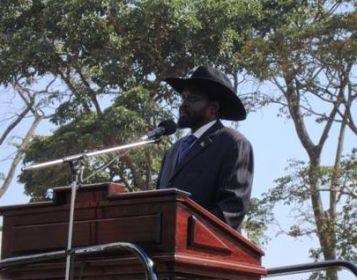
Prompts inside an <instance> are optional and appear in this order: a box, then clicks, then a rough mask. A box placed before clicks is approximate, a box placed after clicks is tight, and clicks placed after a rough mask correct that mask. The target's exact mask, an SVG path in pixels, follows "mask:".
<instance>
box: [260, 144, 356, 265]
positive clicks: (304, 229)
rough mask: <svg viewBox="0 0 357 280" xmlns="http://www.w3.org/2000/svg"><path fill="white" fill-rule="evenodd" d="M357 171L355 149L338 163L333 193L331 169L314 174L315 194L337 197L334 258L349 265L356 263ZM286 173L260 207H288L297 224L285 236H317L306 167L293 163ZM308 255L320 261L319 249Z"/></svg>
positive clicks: (325, 167) (266, 194) (264, 198)
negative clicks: (331, 193)
mask: <svg viewBox="0 0 357 280" xmlns="http://www.w3.org/2000/svg"><path fill="white" fill-rule="evenodd" d="M356 170H357V161H356V150H355V149H354V150H353V151H352V153H351V154H350V155H347V156H346V157H345V158H344V159H343V161H342V162H341V167H340V169H339V177H338V184H337V186H336V189H335V190H331V188H330V185H331V183H332V181H333V180H334V179H333V178H334V176H335V172H336V171H335V169H334V168H332V167H331V166H322V167H321V168H320V169H319V171H318V173H317V174H316V176H317V177H318V180H319V190H318V192H322V193H325V196H328V195H329V194H330V192H331V191H335V192H336V193H338V199H337V205H336V208H337V213H336V219H335V220H334V228H335V230H336V244H335V245H336V250H337V253H338V255H337V258H338V259H345V260H350V261H352V262H356V260H357V255H356V252H355V244H356V241H357V234H356V231H355V230H354V226H355V224H356V222H357V200H356V194H357V184H356V182H357V174H356ZM287 171H288V173H289V174H288V175H286V176H284V177H280V178H278V179H277V180H276V181H275V182H276V186H275V187H274V188H272V189H270V190H269V191H268V192H267V193H265V194H264V195H263V199H262V200H260V201H259V203H260V204H262V205H263V206H264V207H268V208H273V207H274V206H275V205H276V204H277V203H280V202H282V203H283V204H285V205H288V206H289V207H290V209H291V213H292V214H293V215H294V217H295V219H296V223H295V224H293V225H291V227H290V230H289V231H288V232H287V234H288V235H289V236H291V237H294V238H298V237H301V236H306V235H307V236H309V235H313V234H318V233H317V229H316V228H315V224H316V217H315V216H314V212H313V211H312V209H311V207H312V206H311V196H312V195H313V193H312V190H311V188H310V179H309V164H307V163H305V162H302V161H292V162H291V164H290V165H289V167H288V168H287ZM263 209H264V208H263ZM325 215H327V216H328V215H329V212H328V211H326V212H325ZM330 230H331V228H324V231H325V232H326V233H329V232H330ZM310 255H311V257H313V258H315V259H320V258H321V257H322V250H321V248H313V249H311V250H310Z"/></svg>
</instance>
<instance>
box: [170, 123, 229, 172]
mask: <svg viewBox="0 0 357 280" xmlns="http://www.w3.org/2000/svg"><path fill="white" fill-rule="evenodd" d="M223 127H224V126H223V124H222V123H221V122H220V121H217V122H216V123H215V124H214V125H213V126H211V127H210V128H209V129H208V130H207V131H206V132H205V133H204V134H203V135H202V136H201V137H200V138H199V139H198V140H197V141H196V143H195V144H194V145H193V146H192V147H191V149H190V150H189V152H188V153H187V155H186V156H185V157H184V158H183V159H182V161H181V162H180V163H179V164H178V165H177V166H176V167H175V169H174V172H173V174H172V176H171V179H172V178H173V177H174V176H176V175H177V174H178V173H179V172H180V171H181V170H182V168H183V167H184V166H185V165H186V164H187V163H188V162H190V161H191V160H192V159H194V158H195V157H196V156H197V155H199V154H200V153H201V152H202V151H204V150H205V149H206V148H207V147H208V146H209V145H210V144H212V143H213V141H214V136H215V134H216V133H217V131H218V130H220V129H221V128H223ZM178 150H179V147H178V149H177V150H176V154H175V155H176V158H175V159H177V153H178ZM174 162H175V163H176V160H175V161H174Z"/></svg>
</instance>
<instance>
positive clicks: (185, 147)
mask: <svg viewBox="0 0 357 280" xmlns="http://www.w3.org/2000/svg"><path fill="white" fill-rule="evenodd" d="M196 139H197V138H196V136H194V135H192V134H191V135H190V136H188V137H186V138H185V139H184V140H183V141H182V144H181V147H180V150H179V153H178V157H177V164H179V163H180V162H181V161H182V159H183V158H184V157H185V156H186V154H187V153H188V151H189V150H190V148H191V146H192V144H193V142H195V141H196Z"/></svg>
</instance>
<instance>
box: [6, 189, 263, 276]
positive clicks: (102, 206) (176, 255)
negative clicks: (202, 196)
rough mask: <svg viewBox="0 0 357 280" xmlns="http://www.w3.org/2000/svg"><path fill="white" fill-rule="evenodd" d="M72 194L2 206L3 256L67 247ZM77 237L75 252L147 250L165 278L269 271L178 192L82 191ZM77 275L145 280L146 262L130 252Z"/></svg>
mask: <svg viewBox="0 0 357 280" xmlns="http://www.w3.org/2000/svg"><path fill="white" fill-rule="evenodd" d="M70 194H71V193H70V188H67V187H64V188H57V189H55V190H54V198H53V201H51V202H41V203H31V204H27V205H18V206H6V207H1V208H0V214H1V215H2V216H3V217H4V220H3V237H2V254H1V257H2V259H6V258H13V257H17V256H24V255H29V254H37V253H44V252H51V251H55V250H63V249H65V248H66V244H67V228H68V213H69V203H70ZM73 234H74V236H73V247H81V246H90V245H96V244H104V243H111V242H118V241H121V242H130V243H134V244H137V245H139V246H141V248H142V249H143V250H144V251H145V252H146V253H147V254H148V255H149V256H150V258H151V259H152V260H153V261H154V268H155V272H156V273H157V275H158V276H159V279H239V280H257V279H260V278H261V276H262V275H265V274H266V270H265V268H263V267H262V266H261V257H262V255H263V254H264V253H263V251H262V250H260V249H259V248H258V247H256V246H255V245H254V244H253V243H251V242H250V241H249V240H247V239H245V238H244V237H242V236H241V235H240V234H239V233H237V232H236V231H235V230H233V229H232V228H231V227H229V226H228V225H226V224H225V223H224V222H222V221H221V220H219V219H218V218H216V217H215V216H214V215H212V214H211V213H209V212H208V211H206V210H205V209H203V208H202V207H201V206H199V205H198V204H197V203H195V202H193V201H192V200H190V199H189V198H188V194H187V193H185V192H182V191H179V190H177V189H167V190H156V191H145V192H137V193H122V192H121V188H120V185H117V184H95V185H86V186H82V187H80V188H79V190H78V192H77V200H76V207H75V218H74V233H73ZM64 271H65V260H64V259H61V260H56V261H53V260H52V261H47V262H44V263H39V264H29V265H26V266H22V267H16V268H11V269H10V268H9V269H5V270H3V271H1V277H2V278H1V277H0V278H1V279H26V280H30V279H64V274H65V272H64ZM74 271H75V275H79V274H80V275H81V277H82V278H81V279H125V280H126V279H144V269H143V267H142V265H141V263H140V262H139V260H137V259H136V258H135V257H134V256H132V255H130V254H129V253H126V252H110V253H106V254H97V255H91V256H87V257H80V258H77V257H76V258H75V260H74ZM76 277H77V276H76ZM75 279H78V278H75Z"/></svg>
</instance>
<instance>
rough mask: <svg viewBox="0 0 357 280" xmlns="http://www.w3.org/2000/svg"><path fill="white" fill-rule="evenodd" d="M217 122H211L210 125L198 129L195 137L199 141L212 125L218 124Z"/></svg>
mask: <svg viewBox="0 0 357 280" xmlns="http://www.w3.org/2000/svg"><path fill="white" fill-rule="evenodd" d="M216 121H217V120H214V121H211V122H209V123H206V124H204V125H203V126H201V127H200V128H199V129H197V130H196V131H195V132H194V133H193V135H194V136H195V137H196V138H197V139H198V138H200V137H201V136H202V135H203V134H204V133H205V132H206V131H207V130H208V129H209V128H211V126H212V125H214V124H215V123H216Z"/></svg>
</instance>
